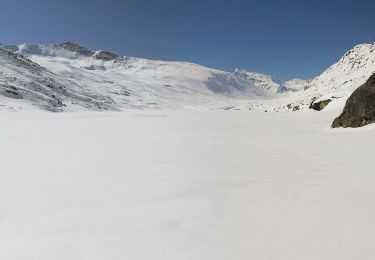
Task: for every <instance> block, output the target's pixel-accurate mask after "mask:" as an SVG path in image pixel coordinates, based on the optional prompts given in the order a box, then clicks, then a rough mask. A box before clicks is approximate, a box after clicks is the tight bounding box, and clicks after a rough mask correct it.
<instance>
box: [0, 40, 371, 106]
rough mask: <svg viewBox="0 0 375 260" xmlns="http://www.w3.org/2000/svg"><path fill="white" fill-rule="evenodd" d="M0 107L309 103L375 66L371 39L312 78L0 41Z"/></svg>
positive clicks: (337, 93) (353, 84)
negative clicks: (282, 77) (284, 77)
mask: <svg viewBox="0 0 375 260" xmlns="http://www.w3.org/2000/svg"><path fill="white" fill-rule="evenodd" d="M0 53H1V55H0V64H1V65H2V66H1V69H0V101H1V103H0V104H1V105H2V106H1V107H2V108H5V107H9V106H11V107H17V106H19V107H25V106H28V105H29V104H31V105H36V106H39V107H42V108H44V109H48V110H52V111H62V110H70V109H73V110H77V109H78V110H80V109H91V110H104V109H127V108H137V109H148V108H151V109H153V108H157V109H158V108H169V109H176V108H195V109H215V108H227V107H230V108H239V109H250V110H267V111H282V110H299V109H307V108H308V107H309V105H310V104H311V102H312V101H313V100H316V102H317V101H320V100H324V99H328V98H330V99H332V100H333V101H332V103H331V104H330V106H333V105H332V104H335V103H336V104H337V105H339V106H342V105H343V103H344V102H345V100H346V98H347V97H348V96H349V95H350V94H351V93H352V92H353V91H354V90H355V89H356V88H357V87H359V86H360V85H361V84H363V83H364V82H365V81H366V80H367V78H368V77H369V76H370V75H371V74H372V73H374V72H375V44H361V45H358V46H356V47H354V48H353V49H352V50H350V51H348V52H347V53H346V54H345V55H344V56H343V57H342V58H341V59H340V60H339V61H338V62H337V63H336V64H334V65H332V66H331V67H330V68H328V69H327V70H326V71H324V72H323V73H322V74H321V75H320V76H318V77H316V78H315V79H313V80H302V79H292V80H289V81H286V82H281V81H279V80H277V79H275V78H273V77H272V76H269V75H265V74H260V73H255V72H249V71H246V70H244V69H239V68H238V69H236V70H235V71H234V72H225V71H220V70H216V69H211V68H207V67H204V66H201V65H198V64H193V63H188V62H170V61H168V62H167V61H155V60H147V59H142V58H134V57H123V56H120V55H118V54H115V53H111V52H108V51H101V50H99V51H91V50H90V49H88V48H85V47H83V46H80V45H78V44H75V43H73V42H65V43H62V44H49V45H27V44H22V45H11V46H5V47H0Z"/></svg>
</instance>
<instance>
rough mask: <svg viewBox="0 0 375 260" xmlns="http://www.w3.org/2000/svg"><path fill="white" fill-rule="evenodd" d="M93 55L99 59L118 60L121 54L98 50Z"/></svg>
mask: <svg viewBox="0 0 375 260" xmlns="http://www.w3.org/2000/svg"><path fill="white" fill-rule="evenodd" d="M93 57H94V58H95V59H98V60H104V61H111V60H117V59H118V58H119V57H120V56H119V55H117V54H116V53H112V52H109V51H97V52H95V54H94V56H93Z"/></svg>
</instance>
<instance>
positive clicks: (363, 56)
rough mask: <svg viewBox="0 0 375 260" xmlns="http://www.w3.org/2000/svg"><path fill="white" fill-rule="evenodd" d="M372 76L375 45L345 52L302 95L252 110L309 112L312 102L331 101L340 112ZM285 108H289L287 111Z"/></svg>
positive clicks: (291, 96) (297, 94) (272, 102)
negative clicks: (290, 109)
mask: <svg viewBox="0 0 375 260" xmlns="http://www.w3.org/2000/svg"><path fill="white" fill-rule="evenodd" d="M373 73H375V43H373V44H361V45H358V46H355V47H354V48H353V49H351V50H350V51H348V52H347V53H346V54H345V55H344V56H343V57H342V58H341V59H340V60H339V61H338V62H337V63H335V64H334V65H332V66H331V67H329V68H328V69H327V70H325V71H324V72H323V73H322V74H321V75H319V76H318V77H316V78H314V79H313V80H312V81H311V82H309V83H308V84H307V85H306V86H305V87H304V89H305V90H304V91H299V92H296V93H294V94H292V95H290V96H288V97H286V98H283V99H276V100H273V101H271V102H268V103H267V102H262V105H259V104H257V105H253V106H252V107H253V108H254V109H256V108H259V109H269V110H270V111H272V110H276V111H280V110H288V109H289V108H290V107H294V106H299V107H300V109H308V107H309V105H310V104H311V102H312V101H313V100H314V99H316V100H317V101H319V100H324V99H328V98H330V99H332V100H333V101H332V103H331V104H330V105H329V106H330V107H332V106H337V107H340V108H342V107H343V106H344V104H345V101H346V99H347V98H348V97H349V96H350V94H352V93H353V91H354V90H355V89H357V88H358V87H359V86H361V85H362V84H363V83H365V82H366V81H367V79H368V78H369V77H370V76H371V75H372V74H373ZM302 85H303V84H302ZM288 104H290V105H289V108H288Z"/></svg>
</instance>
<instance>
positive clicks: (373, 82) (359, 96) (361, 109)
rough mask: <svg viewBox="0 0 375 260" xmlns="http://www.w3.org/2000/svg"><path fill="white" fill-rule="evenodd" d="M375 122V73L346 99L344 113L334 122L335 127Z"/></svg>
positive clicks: (359, 125)
mask: <svg viewBox="0 0 375 260" xmlns="http://www.w3.org/2000/svg"><path fill="white" fill-rule="evenodd" d="M374 122H375V74H373V75H372V76H371V77H370V78H369V79H368V80H367V82H366V83H365V84H363V85H362V86H360V87H359V88H358V89H356V90H355V91H354V92H353V94H352V95H351V96H350V97H349V99H348V100H347V101H346V104H345V107H344V110H343V112H342V114H341V115H340V116H339V117H337V118H336V119H335V120H334V121H333V123H332V127H333V128H338V127H344V128H345V127H361V126H364V125H368V124H371V123H374Z"/></svg>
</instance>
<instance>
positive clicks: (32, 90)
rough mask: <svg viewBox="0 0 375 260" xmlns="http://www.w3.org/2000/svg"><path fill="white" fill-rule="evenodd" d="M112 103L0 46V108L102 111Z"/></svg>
mask: <svg viewBox="0 0 375 260" xmlns="http://www.w3.org/2000/svg"><path fill="white" fill-rule="evenodd" d="M111 103H113V101H112V100H110V99H108V98H107V97H104V96H102V95H99V94H95V93H92V92H91V91H89V90H88V89H82V88H81V87H80V86H78V85H77V84H75V83H74V82H73V81H70V80H67V79H66V78H65V77H62V76H59V75H56V74H54V73H52V72H51V71H48V70H47V69H45V68H43V67H41V66H39V65H38V64H36V63H34V62H32V61H30V60H29V59H27V58H25V57H23V56H21V55H17V54H15V53H13V52H11V51H9V50H7V49H5V48H3V47H2V46H0V107H1V108H3V109H8V108H13V109H14V108H24V107H28V106H29V105H34V106H38V107H40V108H43V109H47V110H51V111H62V110H64V109H68V108H67V107H75V106H77V107H80V108H87V109H94V110H102V109H107V108H109V107H110V105H111Z"/></svg>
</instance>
